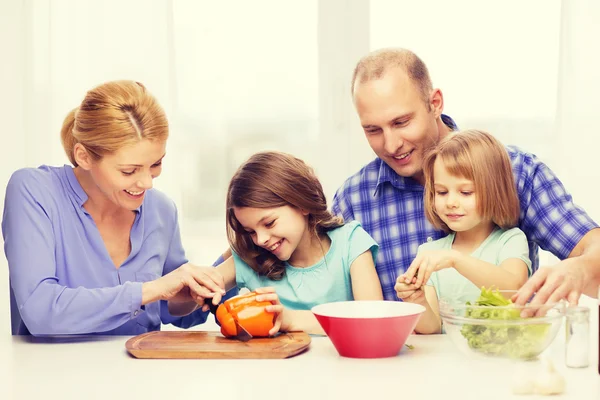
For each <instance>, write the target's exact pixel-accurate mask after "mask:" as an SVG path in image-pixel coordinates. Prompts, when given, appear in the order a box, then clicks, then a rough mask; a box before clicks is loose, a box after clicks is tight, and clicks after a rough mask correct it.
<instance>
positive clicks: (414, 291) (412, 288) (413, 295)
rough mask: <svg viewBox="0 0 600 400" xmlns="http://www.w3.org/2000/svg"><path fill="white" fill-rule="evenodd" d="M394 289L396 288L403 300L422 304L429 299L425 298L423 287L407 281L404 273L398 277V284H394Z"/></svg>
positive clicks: (397, 293)
mask: <svg viewBox="0 0 600 400" xmlns="http://www.w3.org/2000/svg"><path fill="white" fill-rule="evenodd" d="M413 280H414V278H413ZM394 289H396V295H397V296H398V298H399V299H401V300H402V301H406V302H408V303H416V304H421V305H423V304H424V303H425V302H426V301H427V300H426V299H425V292H424V291H423V288H419V287H417V286H416V285H415V284H414V283H406V282H405V276H404V275H401V276H399V277H398V279H396V286H394Z"/></svg>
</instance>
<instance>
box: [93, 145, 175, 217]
mask: <svg viewBox="0 0 600 400" xmlns="http://www.w3.org/2000/svg"><path fill="white" fill-rule="evenodd" d="M165 151H166V142H165V141H151V140H146V139H144V140H140V141H139V142H137V143H135V144H132V145H128V146H125V147H122V148H121V149H119V150H118V151H116V152H115V153H113V154H109V155H106V156H104V157H102V159H100V160H99V161H95V162H92V163H91V166H90V168H89V173H90V175H91V177H92V180H93V182H94V183H95V185H96V187H97V189H98V190H99V191H100V193H102V194H103V195H104V196H105V197H106V198H107V199H108V200H109V201H111V202H112V203H114V204H115V205H117V206H119V207H122V208H125V209H128V210H135V209H137V208H139V207H140V206H141V205H142V202H143V201H144V196H145V194H146V190H148V189H151V188H152V180H153V179H154V178H156V177H158V176H159V175H160V173H161V171H162V159H163V157H164V156H165Z"/></svg>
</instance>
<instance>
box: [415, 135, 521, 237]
mask: <svg viewBox="0 0 600 400" xmlns="http://www.w3.org/2000/svg"><path fill="white" fill-rule="evenodd" d="M438 159H440V160H442V162H443V163H444V167H445V168H446V170H447V171H448V172H449V173H450V174H451V175H453V176H457V177H462V178H465V179H468V180H471V181H473V183H474V185H475V195H476V196H477V197H476V198H477V208H478V211H479V213H480V214H481V216H482V218H484V219H486V220H491V221H492V222H493V223H494V224H496V225H498V226H499V227H501V228H503V229H507V228H512V227H514V226H516V225H517V223H518V221H519V212H520V211H519V196H518V195H517V188H516V186H515V180H514V177H513V171H512V167H511V163H510V159H509V158H508V153H507V152H506V149H505V147H504V146H503V145H502V144H501V143H500V142H499V141H498V140H497V139H496V138H494V137H493V136H492V135H490V134H489V133H487V132H482V131H478V130H467V131H462V132H456V133H451V134H450V135H448V136H447V137H446V138H444V139H442V140H441V141H440V143H438V144H437V146H435V147H434V148H433V149H431V150H430V151H429V152H428V153H427V154H426V155H425V158H424V162H423V174H424V175H425V215H426V216H427V219H428V220H429V221H430V222H431V223H432V224H433V226H435V227H436V228H437V229H443V230H445V231H446V232H449V231H450V229H449V228H448V225H446V224H445V223H444V222H443V221H442V219H441V218H440V217H439V216H438V214H437V213H436V211H435V188H434V184H435V182H434V176H433V166H434V164H435V161H436V160H438Z"/></svg>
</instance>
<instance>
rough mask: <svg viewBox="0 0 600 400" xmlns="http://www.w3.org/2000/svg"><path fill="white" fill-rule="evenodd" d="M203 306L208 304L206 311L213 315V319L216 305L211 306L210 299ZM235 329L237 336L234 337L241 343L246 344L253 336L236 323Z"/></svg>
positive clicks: (215, 313)
mask: <svg viewBox="0 0 600 400" xmlns="http://www.w3.org/2000/svg"><path fill="white" fill-rule="evenodd" d="M205 304H208V309H209V310H210V312H211V313H212V314H214V316H215V318H216V317H217V308H219V306H218V305H215V304H213V302H212V299H206V300H205ZM234 322H235V327H236V329H237V335H236V336H235V338H236V339H238V340H239V341H241V342H247V341H249V340H250V339H252V338H253V336H252V335H251V334H250V332H248V331H247V330H246V329H245V328H244V327H243V326H241V325H240V324H239V323H238V322H237V321H235V320H234Z"/></svg>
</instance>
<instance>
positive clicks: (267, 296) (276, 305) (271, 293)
mask: <svg viewBox="0 0 600 400" xmlns="http://www.w3.org/2000/svg"><path fill="white" fill-rule="evenodd" d="M255 292H256V293H259V294H260V295H258V296H256V301H270V302H271V303H272V304H273V305H271V306H267V307H265V310H266V311H269V312H272V313H275V314H277V317H276V319H275V324H274V325H273V329H271V330H270V331H269V335H270V336H273V335H275V334H276V333H277V332H279V331H280V330H281V331H287V330H288V329H287V326H286V325H287V324H286V323H285V322H284V313H285V308H284V307H283V305H282V304H281V301H280V300H279V296H278V295H277V292H276V291H275V288H273V287H270V286H269V287H262V288H258V289H256V290H255Z"/></svg>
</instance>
